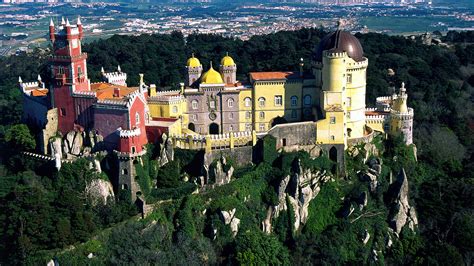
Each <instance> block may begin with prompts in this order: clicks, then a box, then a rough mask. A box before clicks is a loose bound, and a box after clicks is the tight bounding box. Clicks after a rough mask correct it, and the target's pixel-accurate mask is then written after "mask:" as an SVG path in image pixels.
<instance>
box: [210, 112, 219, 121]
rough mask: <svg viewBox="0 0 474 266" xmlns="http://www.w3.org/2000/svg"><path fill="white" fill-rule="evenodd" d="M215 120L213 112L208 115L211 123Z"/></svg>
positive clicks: (215, 116)
mask: <svg viewBox="0 0 474 266" xmlns="http://www.w3.org/2000/svg"><path fill="white" fill-rule="evenodd" d="M216 118H217V115H216V114H215V113H214V112H212V113H210V114H209V119H211V120H212V121H214V120H216Z"/></svg>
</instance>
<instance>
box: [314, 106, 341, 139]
mask: <svg viewBox="0 0 474 266" xmlns="http://www.w3.org/2000/svg"><path fill="white" fill-rule="evenodd" d="M331 117H335V119H336V123H334V124H331ZM316 130H317V133H316V142H317V143H320V144H345V143H346V141H345V138H344V112H342V111H338V112H327V113H326V118H325V119H322V120H318V121H317V122H316ZM331 136H334V139H333V138H332V137H331Z"/></svg>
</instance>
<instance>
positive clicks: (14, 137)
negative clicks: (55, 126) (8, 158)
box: [5, 124, 36, 151]
mask: <svg viewBox="0 0 474 266" xmlns="http://www.w3.org/2000/svg"><path fill="white" fill-rule="evenodd" d="M5 141H6V142H7V143H8V145H10V148H11V149H12V150H20V151H29V150H33V149H34V148H35V146H36V142H35V139H34V137H33V136H32V135H31V133H30V130H29V129H28V127H27V126H26V125H25V124H18V125H14V126H12V127H10V128H9V129H8V130H7V132H6V133H5Z"/></svg>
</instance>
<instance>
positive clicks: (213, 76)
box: [201, 62, 224, 84]
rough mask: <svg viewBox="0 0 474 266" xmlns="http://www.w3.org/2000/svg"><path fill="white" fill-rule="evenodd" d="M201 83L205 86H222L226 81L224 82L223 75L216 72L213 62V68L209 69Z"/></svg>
mask: <svg viewBox="0 0 474 266" xmlns="http://www.w3.org/2000/svg"><path fill="white" fill-rule="evenodd" d="M201 83H203V84H222V83H224V80H222V76H221V73H219V72H217V71H215V70H214V68H212V62H211V67H210V68H209V70H208V71H207V72H206V73H204V74H203V75H202V77H201Z"/></svg>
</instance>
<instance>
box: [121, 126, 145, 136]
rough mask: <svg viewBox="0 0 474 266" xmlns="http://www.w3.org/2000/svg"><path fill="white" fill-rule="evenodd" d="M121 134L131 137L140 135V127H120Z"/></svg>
mask: <svg viewBox="0 0 474 266" xmlns="http://www.w3.org/2000/svg"><path fill="white" fill-rule="evenodd" d="M117 131H118V133H119V136H120V137H121V138H131V137H138V136H140V134H141V131H140V128H138V127H137V128H135V129H122V128H118V129H117Z"/></svg>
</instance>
